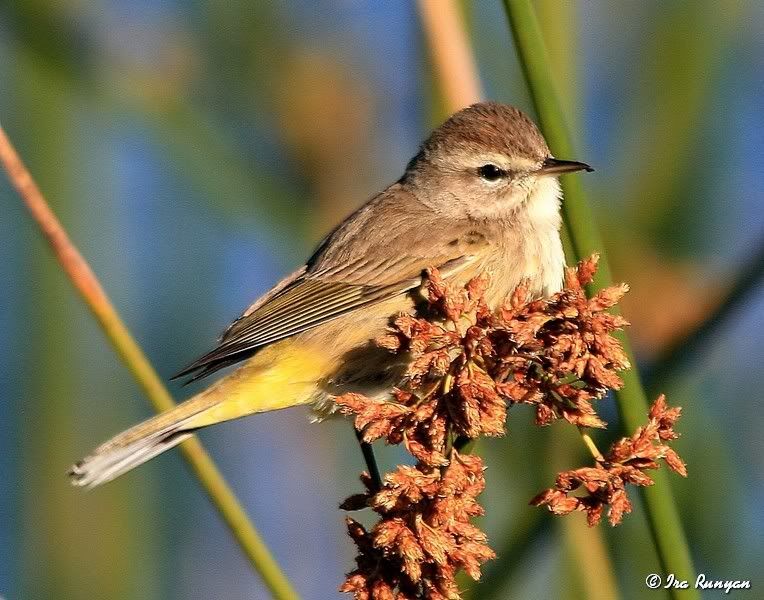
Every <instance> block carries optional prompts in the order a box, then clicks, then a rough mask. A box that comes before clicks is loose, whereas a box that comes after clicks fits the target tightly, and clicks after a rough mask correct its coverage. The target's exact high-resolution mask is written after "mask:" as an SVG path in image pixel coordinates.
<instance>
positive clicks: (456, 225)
mask: <svg viewBox="0 0 764 600" xmlns="http://www.w3.org/2000/svg"><path fill="white" fill-rule="evenodd" d="M579 170H587V171H591V170H592V169H591V168H590V167H589V166H588V165H586V164H584V163H580V162H573V161H567V160H560V159H557V158H554V157H552V156H551V154H550V152H549V148H548V147H547V144H546V142H545V141H544V138H543V137H542V135H541V134H540V133H539V131H538V129H537V128H536V126H535V125H534V124H533V122H532V121H531V120H530V119H529V118H528V117H527V116H525V115H524V114H523V113H522V112H521V111H519V110H518V109H516V108H513V107H511V106H506V105H503V104H498V103H494V102H485V103H480V104H475V105H473V106H470V107H469V108H466V109H464V110H461V111H459V112H457V113H456V114H454V115H453V116H452V117H451V118H450V119H448V120H447V121H446V122H445V123H444V124H443V125H441V126H440V127H438V128H437V129H436V130H435V131H434V132H433V133H432V134H431V135H430V137H429V139H427V141H426V142H425V143H424V144H423V145H422V147H421V149H420V151H419V153H418V154H417V155H416V156H415V157H414V158H413V159H412V160H411V161H410V162H409V164H408V166H407V167H406V172H405V173H404V174H403V177H401V178H400V179H399V180H398V181H397V182H396V183H394V184H393V185H391V186H390V187H388V188H387V189H386V190H384V191H383V192H381V193H380V194H378V195H377V196H375V197H374V198H372V199H371V200H370V201H369V202H367V203H366V204H365V205H364V206H362V207H361V208H360V209H358V210H357V211H356V212H355V213H353V214H352V215H350V216H349V217H348V218H347V219H346V220H345V221H344V222H343V223H341V224H340V225H339V226H338V227H337V228H336V229H335V230H334V231H333V232H332V233H331V234H330V235H329V236H328V237H326V238H325V239H324V240H323V241H322V242H321V244H320V245H319V246H318V248H317V250H316V251H315V253H314V254H313V256H312V257H311V258H310V259H309V260H308V261H307V263H306V264H305V265H303V266H302V267H300V268H299V269H297V270H296V271H295V272H294V273H292V274H291V275H289V276H288V277H286V278H285V279H284V280H282V281H281V282H280V283H279V284H278V285H276V287H274V288H273V289H272V290H271V291H270V292H268V293H267V294H265V295H264V296H263V297H262V298H260V299H259V300H257V301H256V302H255V303H254V304H252V305H251V306H250V307H249V308H248V309H247V310H246V311H244V314H242V315H241V316H240V317H239V318H238V319H236V320H235V321H234V322H233V323H232V324H231V325H230V327H229V328H228V329H227V331H226V332H225V334H223V336H222V338H221V340H220V343H219V344H218V346H217V347H216V348H215V349H214V350H212V351H211V352H209V353H207V354H205V355H204V356H202V357H201V358H200V359H198V360H197V361H195V362H194V363H192V364H191V365H190V366H189V367H187V368H186V369H184V370H183V371H181V373H179V375H178V376H184V375H190V376H191V380H194V379H199V378H201V377H205V376H207V375H209V374H211V373H214V372H215V371H217V370H219V369H222V368H224V367H227V366H230V365H233V364H235V363H241V365H240V366H239V368H238V369H236V370H235V371H233V372H232V373H230V374H228V375H226V376H225V377H223V378H222V379H220V380H219V381H217V382H216V383H214V384H212V385H211V386H210V387H209V388H207V389H206V390H204V391H203V392H201V393H199V394H197V395H196V396H194V397H192V398H190V399H189V400H186V401H185V402H183V403H182V404H180V405H178V406H177V407H176V408H173V409H172V410H170V411H167V412H165V413H162V414H159V415H157V416H155V417H152V418H151V419H148V420H147V421H145V422H144V423H141V424H139V425H136V426H135V427H132V428H131V429H128V430H127V431H125V432H123V433H121V434H119V435H117V436H116V437H114V438H113V439H111V440H110V441H108V442H106V443H104V444H103V445H101V446H99V447H98V448H96V449H95V450H94V451H93V453H92V454H91V455H89V456H87V457H86V458H84V459H83V460H82V461H80V462H78V463H77V464H76V465H74V466H73V467H72V470H71V473H70V475H71V480H72V483H74V484H75V485H79V486H86V487H94V486H97V485H100V484H102V483H104V482H106V481H109V480H111V479H114V478H115V477H117V476H118V475H121V474H122V473H124V472H126V471H128V470H130V469H132V468H133V467H136V466H137V465H139V464H141V463H143V462H145V461H147V460H149V459H150V458H152V457H154V456H156V455H157V454H159V453H161V452H164V451H165V450H167V449H168V448H171V447H173V446H175V445H176V444H178V443H180V442H181V441H183V440H184V439H186V438H188V437H189V436H191V435H193V433H194V432H195V431H196V430H198V429H200V428H202V427H206V426H208V425H212V424H214V423H220V422H222V421H228V420H230V419H236V418H238V417H243V416H245V415H249V414H252V413H257V412H264V411H269V410H275V409H279V408H286V407H289V406H295V405H298V404H307V405H311V406H312V408H313V409H314V410H315V411H316V414H317V416H318V417H319V418H321V417H322V416H325V415H326V414H328V413H331V412H332V409H333V402H332V398H333V397H334V396H335V395H338V394H341V393H344V392H346V391H356V392H359V393H363V394H366V395H368V396H380V395H386V394H388V393H389V392H390V389H391V386H392V385H393V384H394V383H396V382H397V380H398V379H399V378H400V376H401V374H402V372H403V370H404V369H405V365H401V364H400V362H401V361H400V358H399V357H397V356H393V355H390V354H388V353H387V352H386V351H384V350H381V349H379V348H377V347H376V346H375V345H374V343H373V340H374V338H376V337H377V336H379V335H380V334H381V333H383V332H384V330H385V327H386V326H387V325H388V323H389V320H390V317H391V316H394V315H396V314H400V313H402V312H407V313H412V312H413V311H414V307H415V303H416V301H417V294H418V292H419V289H420V287H421V284H422V275H423V272H424V270H425V269H426V268H427V267H437V268H438V269H440V272H441V274H442V275H443V276H444V277H445V278H446V279H448V280H451V281H454V282H456V283H459V284H462V283H466V282H467V281H468V280H469V279H470V278H472V277H474V276H475V275H477V274H479V273H486V274H488V275H490V287H489V289H488V292H487V295H486V297H487V299H488V301H489V303H491V304H493V305H494V306H495V305H496V304H498V303H499V302H501V301H502V300H503V299H504V298H505V297H507V296H508V295H509V294H510V293H511V292H512V291H513V289H514V288H515V287H516V286H517V284H518V283H519V282H520V280H522V279H526V278H527V279H528V281H529V282H530V285H531V288H532V290H533V291H534V292H535V293H536V294H537V295H547V294H551V293H554V292H555V291H557V290H559V288H560V287H561V284H562V277H563V267H564V262H565V261H564V256H563V252H562V245H561V243H560V235H559V229H560V224H561V221H560V214H559V208H560V195H561V193H560V186H559V183H558V181H557V176H559V175H561V174H563V173H570V172H573V171H579Z"/></svg>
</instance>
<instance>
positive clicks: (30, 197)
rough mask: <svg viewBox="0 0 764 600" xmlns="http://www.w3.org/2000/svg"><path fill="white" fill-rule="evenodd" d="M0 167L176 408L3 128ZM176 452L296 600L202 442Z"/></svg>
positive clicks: (140, 378)
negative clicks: (180, 454) (1, 166)
mask: <svg viewBox="0 0 764 600" xmlns="http://www.w3.org/2000/svg"><path fill="white" fill-rule="evenodd" d="M0 163H1V164H2V165H3V167H4V168H5V170H6V172H7V173H8V178H9V180H10V182H11V183H12V184H13V186H14V187H15V188H16V190H17V191H18V193H19V195H20V196H21V199H22V200H23V201H24V204H25V205H26V207H27V209H28V210H29V212H30V214H31V215H32V218H33V219H34V221H35V222H36V223H37V225H38V226H39V228H40V230H41V232H42V234H43V236H44V237H45V239H46V241H47V242H48V243H49V244H50V247H51V249H52V250H53V253H54V254H55V256H56V259H57V260H58V262H59V264H60V265H61V268H62V270H63V271H64V272H65V273H66V275H67V276H68V277H69V279H70V280H71V282H72V284H73V285H74V287H75V289H76V290H77V291H78V292H79V294H80V296H81V297H82V299H83V300H84V301H85V303H86V304H87V305H88V308H89V309H90V311H91V312H92V313H93V316H94V317H95V318H96V320H97V321H98V323H99V325H100V326H101V329H103V331H104V333H105V334H106V337H107V338H108V339H109V342H111V344H112V346H113V347H114V349H115V350H116V351H117V354H119V356H120V358H121V359H122V362H124V363H125V365H126V366H127V368H128V369H129V370H130V372H131V373H132V375H133V377H134V378H135V380H136V381H137V382H138V384H139V385H140V387H141V388H142V389H143V391H144V393H145V394H146V396H147V397H148V399H149V401H150V402H151V404H152V406H153V407H154V409H155V410H157V411H158V412H160V411H165V410H169V409H170V408H172V407H173V406H175V402H174V401H173V399H172V396H171V395H170V393H169V392H168V391H167V388H166V387H165V386H164V384H163V383H162V381H161V379H160V378H159V375H157V372H156V371H155V370H154V367H153V366H152V365H151V363H150V362H149V360H148V358H147V357H146V355H145V354H144V353H143V350H141V348H140V346H138V344H137V342H136V341H135V339H134V338H133V337H132V335H130V331H129V330H128V329H127V326H126V325H125V324H124V322H123V321H122V318H121V317H120V316H119V314H118V313H117V311H116V309H115V308H114V305H113V304H112V303H111V300H109V298H108V296H107V295H106V292H105V291H104V290H103V288H102V287H101V284H100V282H99V281H98V278H97V277H96V276H95V274H94V273H93V271H92V269H91V268H90V265H89V264H88V263H87V261H86V260H85V259H84V257H83V256H82V255H81V254H80V252H79V250H78V249H77V248H76V247H75V245H74V244H73V243H72V241H71V239H70V238H69V236H68V234H67V233H66V231H65V230H64V228H63V226H62V225H61V223H60V222H59V220H58V219H57V218H56V215H55V214H54V213H53V211H52V210H51V208H50V206H49V205H48V203H47V201H46V200H45V197H44V196H43V194H42V192H41V191H40V189H39V188H38V187H37V184H36V183H35V181H34V179H33V178H32V175H31V174H30V173H29V171H28V170H27V168H26V166H25V165H24V163H23V162H22V160H21V158H20V157H19V155H18V153H17V152H16V150H15V148H14V147H13V144H12V143H11V141H10V139H9V138H8V136H7V135H6V133H5V131H4V130H3V129H2V127H0ZM180 449H181V451H182V454H183V456H184V458H185V459H186V461H187V462H188V464H189V465H190V467H191V469H192V470H193V472H194V473H195V474H196V477H197V478H198V479H199V482H200V483H201V484H202V487H203V488H204V491H205V492H206V493H207V495H208V496H209V498H210V500H211V501H212V504H213V505H214V506H215V508H217V510H218V512H219V513H220V515H221V517H223V520H224V521H225V523H226V524H227V525H228V527H229V529H230V530H231V533H232V534H233V536H234V538H235V539H236V541H237V542H238V543H239V546H241V549H242V550H243V551H244V554H245V555H246V556H247V558H248V559H249V561H250V563H251V564H252V566H253V567H254V569H255V570H256V571H257V572H258V573H259V574H260V576H261V577H262V579H263V582H264V583H265V585H266V587H267V588H268V590H269V591H270V593H271V594H272V595H273V597H274V598H277V599H279V600H293V599H296V598H298V596H297V593H296V592H295V591H294V589H293V588H292V586H291V584H290V583H289V581H288V580H287V578H286V576H285V575H284V573H283V572H282V571H281V569H280V567H279V565H278V563H276V561H275V559H274V558H273V556H272V555H271V554H270V551H269V550H268V548H267V546H266V545H265V543H264V542H263V540H262V538H261V537H260V534H259V533H258V532H257V530H256V529H255V527H254V525H252V523H251V522H250V521H249V518H248V517H247V514H246V513H245V512H244V509H243V508H242V506H241V504H240V503H239V501H238V499H237V498H236V496H235V495H234V493H233V491H231V488H230V487H229V486H228V484H227V483H226V481H225V479H224V478H223V476H222V475H221V473H220V471H219V470H218V469H217V467H216V466H215V463H214V462H213V461H212V459H211V458H210V456H209V454H207V452H206V451H205V450H204V447H203V446H202V444H201V442H200V441H199V440H197V439H196V438H191V439H189V440H188V441H186V442H183V444H182V445H181V446H180Z"/></svg>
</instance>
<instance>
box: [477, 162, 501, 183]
mask: <svg viewBox="0 0 764 600" xmlns="http://www.w3.org/2000/svg"><path fill="white" fill-rule="evenodd" d="M477 172H478V176H479V177H480V178H481V179H485V180H486V181H498V180H499V179H501V178H502V177H506V175H507V172H506V171H504V170H503V169H500V168H499V167H497V166H496V165H492V164H487V165H483V166H482V167H478V170H477Z"/></svg>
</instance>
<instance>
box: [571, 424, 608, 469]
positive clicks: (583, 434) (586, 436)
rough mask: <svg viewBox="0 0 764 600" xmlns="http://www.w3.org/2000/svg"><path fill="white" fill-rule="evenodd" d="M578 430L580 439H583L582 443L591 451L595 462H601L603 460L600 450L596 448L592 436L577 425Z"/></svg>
mask: <svg viewBox="0 0 764 600" xmlns="http://www.w3.org/2000/svg"><path fill="white" fill-rule="evenodd" d="M578 432H579V433H580V434H581V439H582V440H584V444H585V445H586V447H587V448H588V450H589V452H591V453H592V456H593V457H594V460H596V461H597V462H602V461H603V460H605V459H604V457H603V456H602V452H600V450H599V448H597V444H595V443H594V440H593V439H592V436H590V435H589V434H588V433H586V431H585V430H584V428H583V427H579V428H578Z"/></svg>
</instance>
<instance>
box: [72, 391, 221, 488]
mask: <svg viewBox="0 0 764 600" xmlns="http://www.w3.org/2000/svg"><path fill="white" fill-rule="evenodd" d="M215 404H217V401H216V400H215V399H214V397H213V396H212V395H209V394H205V393H204V392H203V393H202V394H200V395H199V396H196V397H194V398H192V399H190V400H188V401H186V402H184V403H182V404H180V405H178V406H176V407H175V408H173V409H172V410H169V411H167V412H164V413H160V414H158V415H156V416H155V417H152V418H151V419H148V420H147V421H144V422H143V423H140V424H138V425H136V426H134V427H131V428H130V429H128V430H127V431H124V432H122V433H120V434H119V435H117V436H115V437H113V438H112V439H110V440H109V441H108V442H105V443H103V444H101V445H100V446H98V448H96V449H95V450H93V452H92V453H90V454H89V455H88V456H86V457H85V458H83V459H82V460H80V461H79V462H77V463H76V464H74V465H73V466H72V468H71V469H70V470H69V479H70V481H71V483H72V485H75V486H78V487H86V488H89V489H90V488H94V487H96V486H98V485H101V484H102V483H106V482H107V481H111V480H112V479H114V478H115V477H119V476H120V475H122V474H123V473H126V472H127V471H129V470H131V469H133V468H135V467H137V466H138V465H141V464H143V463H145V462H146V461H147V460H149V459H151V458H154V457H155V456H156V455H157V454H161V453H162V452H164V451H165V450H169V449H170V448H172V447H173V446H177V445H178V444H180V443H181V442H182V441H183V440H185V439H188V438H189V437H191V436H192V435H193V434H194V431H196V429H197V427H196V426H194V423H193V421H194V419H195V418H197V417H198V416H199V415H201V414H202V413H204V412H205V411H207V410H209V409H210V408H212V407H213V406H215Z"/></svg>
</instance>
